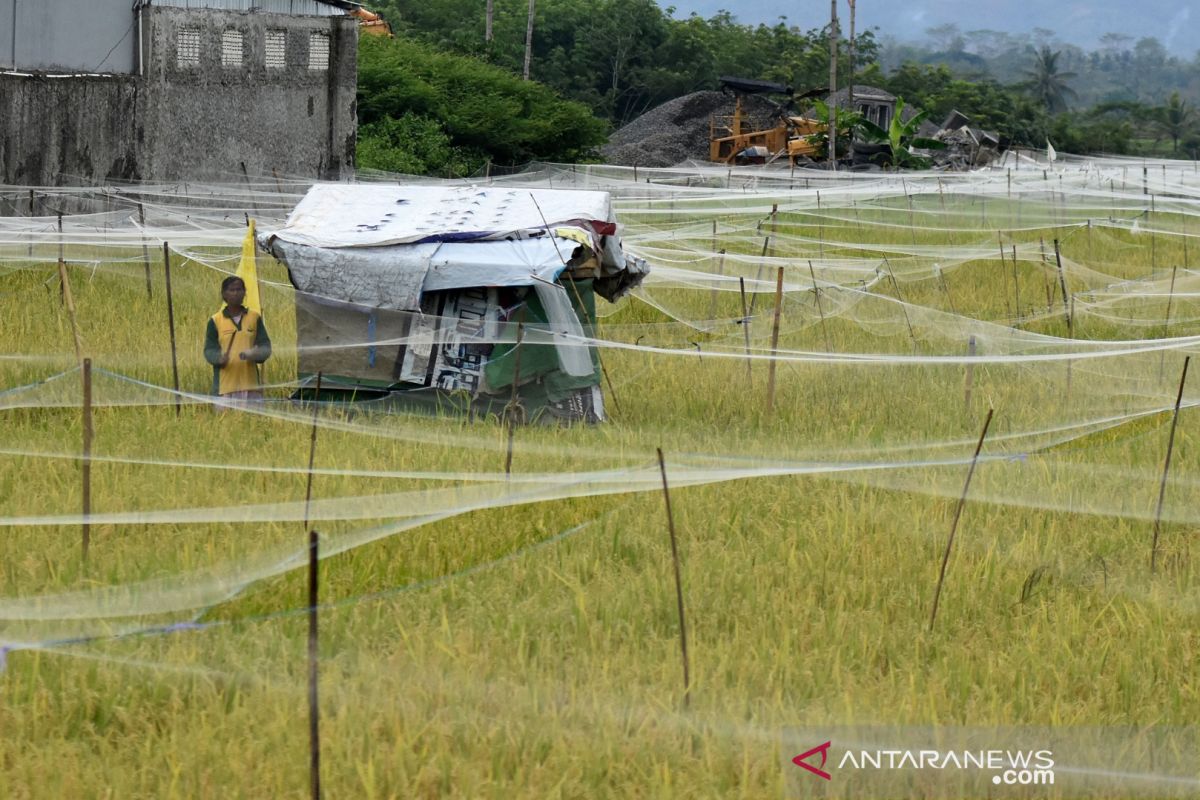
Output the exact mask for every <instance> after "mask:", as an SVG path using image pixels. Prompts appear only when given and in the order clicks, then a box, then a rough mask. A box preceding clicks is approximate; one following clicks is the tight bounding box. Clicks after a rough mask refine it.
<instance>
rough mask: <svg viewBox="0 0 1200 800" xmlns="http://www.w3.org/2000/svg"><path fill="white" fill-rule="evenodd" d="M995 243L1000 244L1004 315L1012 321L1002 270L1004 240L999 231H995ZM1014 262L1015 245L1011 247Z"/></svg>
mask: <svg viewBox="0 0 1200 800" xmlns="http://www.w3.org/2000/svg"><path fill="white" fill-rule="evenodd" d="M996 241H997V242H999V243H1000V274H1001V275H1003V276H1004V314H1005V316H1007V317H1008V318H1009V319H1012V309H1011V308H1010V307H1009V305H1008V270H1006V269H1005V268H1004V267H1005V263H1004V238H1003V235H1002V234H1001V233H1000V231H996ZM1016 260H1017V256H1016V245H1013V261H1016Z"/></svg>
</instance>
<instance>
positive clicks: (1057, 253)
mask: <svg viewBox="0 0 1200 800" xmlns="http://www.w3.org/2000/svg"><path fill="white" fill-rule="evenodd" d="M1054 260H1055V262H1056V263H1057V264H1058V285H1059V287H1060V288H1061V289H1062V301H1063V313H1064V314H1066V316H1067V330H1068V331H1071V329H1072V325H1071V309H1070V308H1069V307H1068V306H1067V303H1068V300H1067V275H1066V272H1064V271H1063V263H1062V250H1061V248H1060V247H1059V244H1058V239H1055V240H1054Z"/></svg>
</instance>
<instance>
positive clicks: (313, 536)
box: [308, 529, 321, 800]
mask: <svg viewBox="0 0 1200 800" xmlns="http://www.w3.org/2000/svg"><path fill="white" fill-rule="evenodd" d="M320 548H321V544H320V535H319V534H318V533H317V531H316V530H315V529H314V530H310V531H309V532H308V774H309V786H310V787H311V789H312V798H313V800H321V707H320V704H319V703H318V695H317V689H318V687H317V679H318V677H319V672H318V670H319V660H318V656H319V650H318V644H319V639H318V633H319V631H318V627H317V622H318V613H319V611H320V601H321V591H320V590H321V587H320V573H319V572H318V570H317V564H318V562H319V561H320V558H321V553H320Z"/></svg>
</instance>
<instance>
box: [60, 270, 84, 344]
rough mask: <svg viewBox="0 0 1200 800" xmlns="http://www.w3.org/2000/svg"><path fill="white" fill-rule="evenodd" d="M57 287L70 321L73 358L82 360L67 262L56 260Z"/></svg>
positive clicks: (80, 338)
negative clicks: (73, 347) (73, 348)
mask: <svg viewBox="0 0 1200 800" xmlns="http://www.w3.org/2000/svg"><path fill="white" fill-rule="evenodd" d="M58 287H59V292H60V293H61V295H62V300H63V305H65V306H66V307H67V319H68V320H69V321H70V323H71V336H72V338H73V339H74V342H75V358H76V359H77V360H83V337H82V336H81V335H80V333H79V318H78V317H77V316H76V314H75V296H74V295H73V294H72V293H71V279H70V278H69V277H68V276H67V264H66V262H65V261H63V260H62V259H61V258H60V259H59V260H58Z"/></svg>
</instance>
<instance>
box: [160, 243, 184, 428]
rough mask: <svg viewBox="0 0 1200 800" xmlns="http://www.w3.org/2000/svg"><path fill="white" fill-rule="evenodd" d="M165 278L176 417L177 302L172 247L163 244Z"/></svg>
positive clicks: (177, 399) (177, 371)
mask: <svg viewBox="0 0 1200 800" xmlns="http://www.w3.org/2000/svg"><path fill="white" fill-rule="evenodd" d="M163 276H164V277H165V279H166V280H165V283H166V287H167V328H168V329H169V330H170V332H171V378H172V379H173V380H174V385H175V416H176V417H178V416H179V411H180V409H179V355H178V352H177V351H176V348H175V300H174V297H173V296H172V294H171V245H170V244H169V243H168V242H163Z"/></svg>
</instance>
